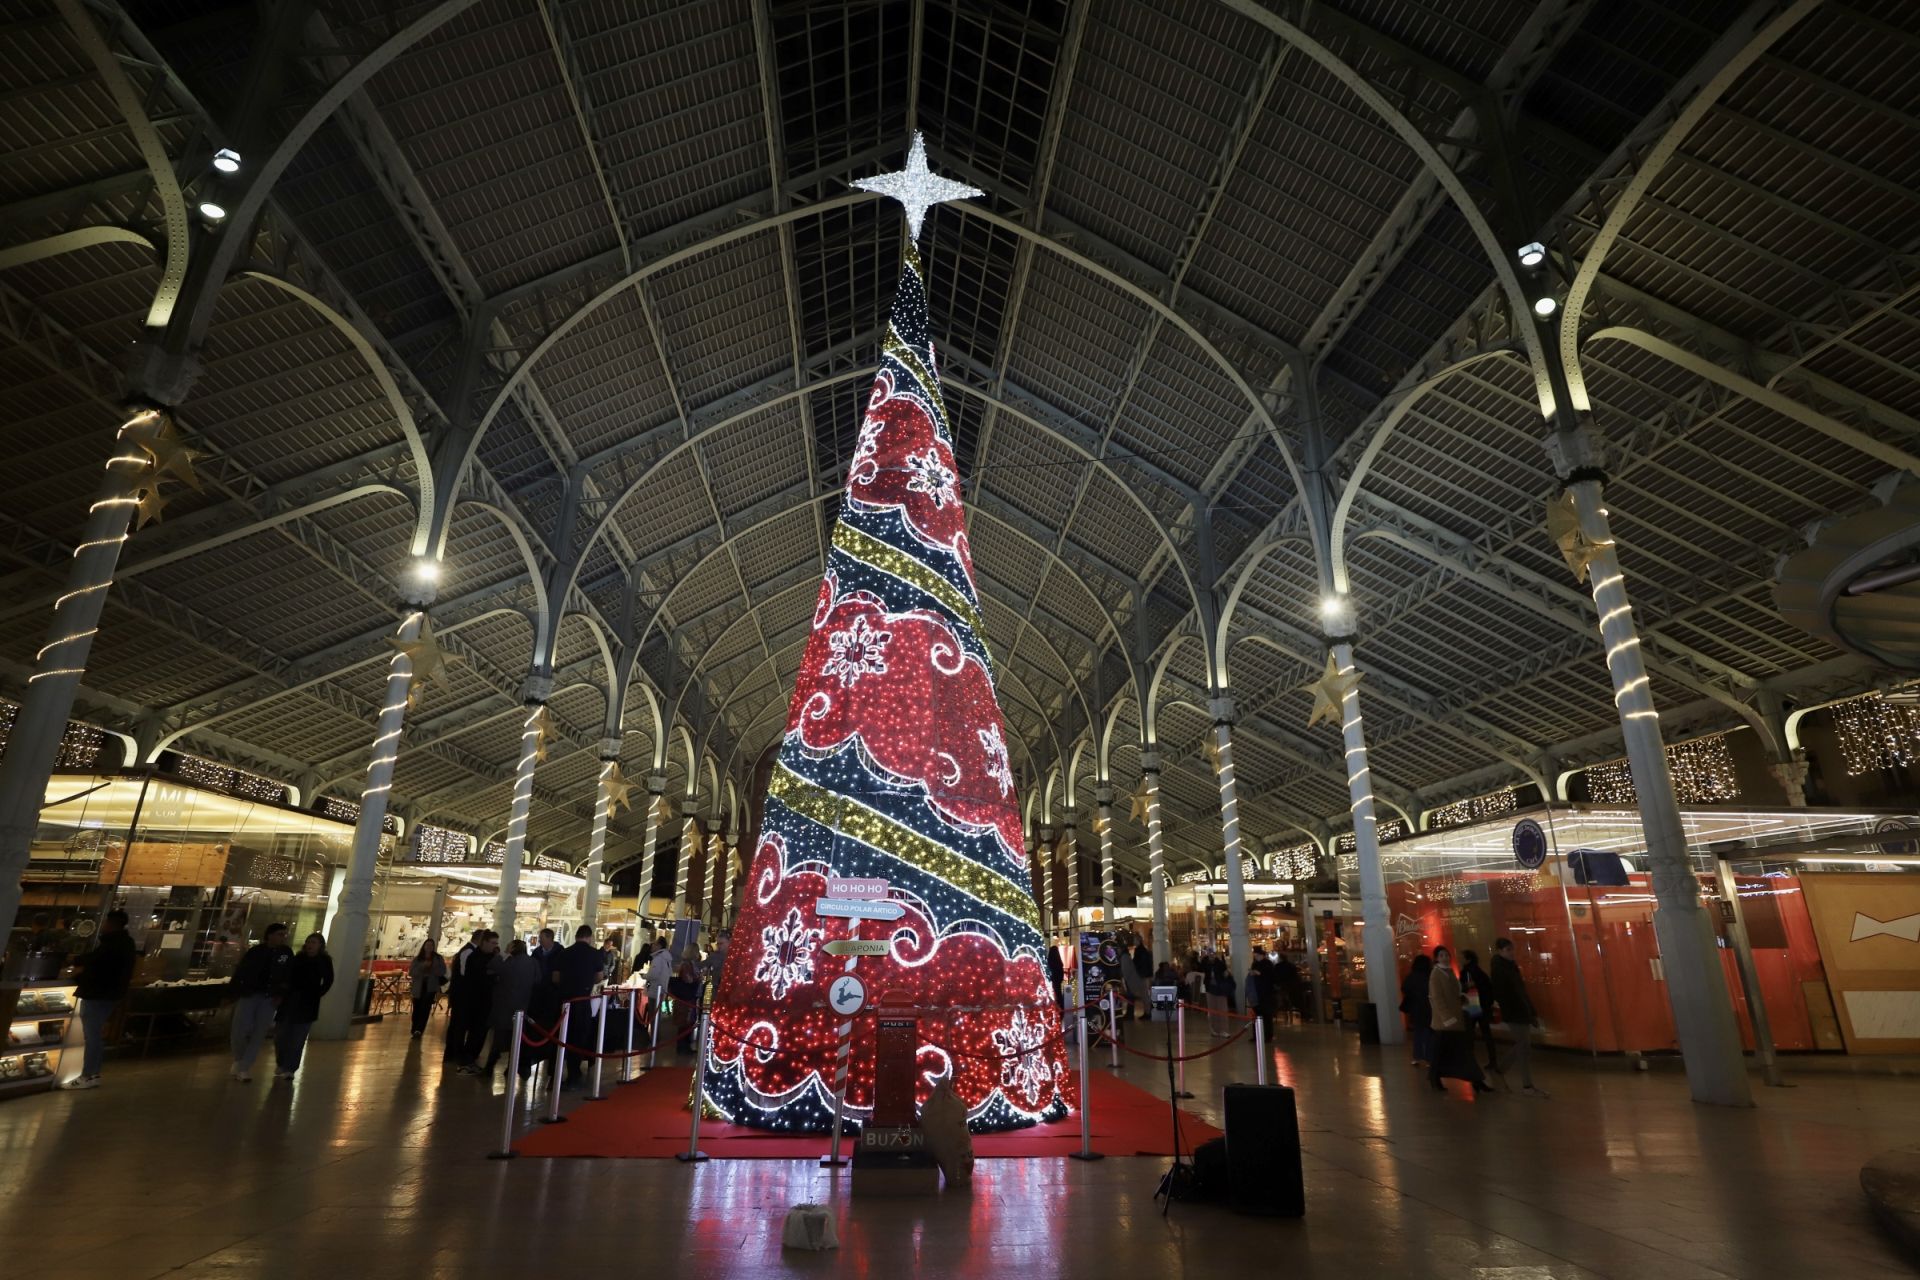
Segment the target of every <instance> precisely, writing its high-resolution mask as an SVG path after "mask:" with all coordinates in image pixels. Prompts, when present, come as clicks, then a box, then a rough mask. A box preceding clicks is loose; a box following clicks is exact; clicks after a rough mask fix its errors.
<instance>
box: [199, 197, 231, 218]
mask: <svg viewBox="0 0 1920 1280" xmlns="http://www.w3.org/2000/svg"><path fill="white" fill-rule="evenodd" d="M200 216H201V217H203V218H205V219H206V220H207V221H208V222H221V221H224V220H225V219H226V216H227V210H226V206H225V205H219V204H215V203H214V202H213V201H211V200H202V201H201V202H200Z"/></svg>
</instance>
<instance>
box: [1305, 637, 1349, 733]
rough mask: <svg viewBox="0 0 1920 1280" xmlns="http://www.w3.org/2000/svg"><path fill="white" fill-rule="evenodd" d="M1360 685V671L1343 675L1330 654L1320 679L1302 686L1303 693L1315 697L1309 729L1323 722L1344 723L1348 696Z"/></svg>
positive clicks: (1309, 718) (1308, 722) (1308, 718)
mask: <svg viewBox="0 0 1920 1280" xmlns="http://www.w3.org/2000/svg"><path fill="white" fill-rule="evenodd" d="M1359 684H1360V673H1359V671H1357V670H1356V671H1348V672H1345V673H1344V674H1343V673H1342V672H1341V670H1340V664H1339V663H1337V662H1335V661H1334V660H1333V655H1332V654H1328V655H1327V669H1326V670H1325V671H1323V672H1321V673H1320V678H1319V679H1318V680H1309V681H1308V682H1307V683H1306V684H1303V685H1301V686H1300V688H1301V689H1302V690H1303V691H1305V692H1307V693H1311V694H1312V695H1313V714H1311V715H1309V716H1308V717H1307V728H1309V729H1311V728H1313V726H1315V725H1317V724H1319V723H1320V722H1321V721H1322V720H1331V721H1332V722H1333V723H1334V724H1340V723H1342V721H1343V717H1344V709H1345V707H1346V705H1347V695H1348V694H1349V693H1352V692H1353V691H1354V689H1356V688H1357V687H1359Z"/></svg>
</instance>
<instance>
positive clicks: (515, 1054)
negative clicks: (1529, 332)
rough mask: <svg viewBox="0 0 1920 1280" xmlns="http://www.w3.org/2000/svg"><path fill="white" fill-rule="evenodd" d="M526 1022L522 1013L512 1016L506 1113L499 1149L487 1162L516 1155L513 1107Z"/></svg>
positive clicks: (501, 1121)
mask: <svg viewBox="0 0 1920 1280" xmlns="http://www.w3.org/2000/svg"><path fill="white" fill-rule="evenodd" d="M526 1020H527V1015H526V1014H524V1013H516V1014H514V1015H513V1050H512V1052H510V1053H509V1054H508V1055H507V1106H506V1113H505V1114H504V1115H503V1116H501V1118H500V1149H499V1150H498V1151H493V1152H489V1153H488V1154H487V1159H489V1160H511V1159H513V1157H514V1156H515V1155H516V1154H517V1153H516V1152H515V1151H514V1149H513V1105H514V1103H516V1102H518V1101H519V1100H520V1098H519V1093H520V1034H521V1031H522V1030H523V1029H524V1027H525V1025H526Z"/></svg>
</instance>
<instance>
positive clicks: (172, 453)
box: [140, 419, 205, 489]
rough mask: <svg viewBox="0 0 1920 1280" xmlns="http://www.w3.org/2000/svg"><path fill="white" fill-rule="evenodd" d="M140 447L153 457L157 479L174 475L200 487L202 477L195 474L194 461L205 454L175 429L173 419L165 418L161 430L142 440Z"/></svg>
mask: <svg viewBox="0 0 1920 1280" xmlns="http://www.w3.org/2000/svg"><path fill="white" fill-rule="evenodd" d="M140 447H141V448H142V449H143V450H145V451H146V454H147V456H148V457H149V458H152V459H153V474H154V478H155V479H158V478H159V477H161V476H172V477H173V478H174V479H175V480H178V481H179V482H180V483H181V484H184V485H186V486H187V487H188V488H189V489H198V488H199V487H200V477H199V476H197V475H195V474H194V470H193V462H194V459H195V458H200V457H204V456H205V454H203V453H202V452H201V451H200V450H198V449H195V448H193V447H191V446H189V445H188V444H187V442H186V438H185V437H184V436H182V435H181V434H180V432H179V431H178V430H177V429H175V427H174V425H173V421H172V420H171V419H163V420H162V423H161V427H160V430H159V432H158V433H157V434H155V435H154V436H152V437H151V438H149V439H145V440H142V441H140Z"/></svg>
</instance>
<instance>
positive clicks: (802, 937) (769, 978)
mask: <svg viewBox="0 0 1920 1280" xmlns="http://www.w3.org/2000/svg"><path fill="white" fill-rule="evenodd" d="M824 936H825V934H824V933H823V931H821V930H819V929H810V928H808V927H807V922H806V921H805V920H804V919H802V918H801V915H800V909H799V908H798V907H794V908H792V909H791V910H789V911H788V912H787V918H786V919H785V920H782V921H781V922H780V923H779V924H770V925H768V926H767V927H766V928H764V929H762V930H761V931H760V963H759V965H758V966H757V967H755V969H754V971H753V980H754V981H755V982H764V983H766V984H767V985H768V986H769V987H771V988H772V989H773V998H774V999H775V1000H782V999H785V998H786V994H787V992H789V991H791V990H792V989H793V988H795V987H797V986H799V985H800V984H801V983H803V982H811V981H813V953H814V952H815V951H816V950H818V949H819V946H820V940H821V938H823V937H824Z"/></svg>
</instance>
